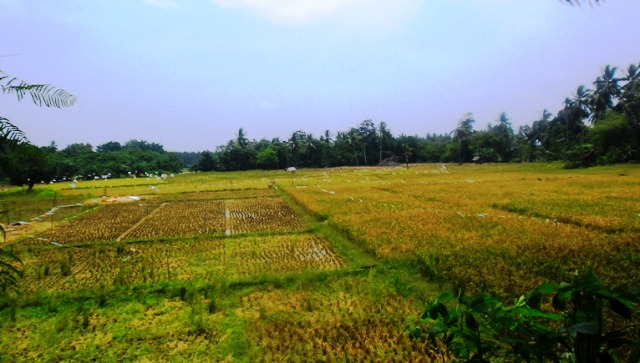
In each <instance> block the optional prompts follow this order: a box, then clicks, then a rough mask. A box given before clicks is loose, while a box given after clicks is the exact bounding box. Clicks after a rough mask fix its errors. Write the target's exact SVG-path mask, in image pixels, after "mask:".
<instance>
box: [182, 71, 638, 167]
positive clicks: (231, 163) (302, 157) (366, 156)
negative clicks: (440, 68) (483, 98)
mask: <svg viewBox="0 0 640 363" xmlns="http://www.w3.org/2000/svg"><path fill="white" fill-rule="evenodd" d="M617 72H618V69H617V68H616V67H611V66H606V67H605V68H604V70H603V72H602V74H601V75H600V76H598V77H597V79H596V80H595V81H594V82H593V85H594V88H593V89H589V88H587V87H585V86H582V85H581V86H579V87H578V88H577V90H576V92H575V94H574V95H573V96H572V97H570V98H566V99H565V100H564V103H563V108H562V109H561V110H560V111H559V112H558V113H557V114H556V115H555V116H554V115H553V114H552V113H551V112H549V111H548V110H544V111H543V112H542V115H541V118H540V119H539V120H535V121H533V122H532V124H531V125H524V126H522V127H520V128H519V129H518V130H517V131H515V130H514V129H513V126H512V123H511V120H510V119H509V117H508V115H507V114H506V113H504V112H503V113H501V114H500V115H499V116H498V117H497V119H496V120H495V121H494V122H493V123H489V125H488V126H487V127H486V128H485V129H481V130H475V129H474V127H473V126H474V124H475V123H476V120H475V118H474V116H473V114H472V113H467V114H465V115H463V117H462V118H461V119H460V120H459V122H458V124H457V127H456V128H455V129H454V130H452V131H451V132H450V133H446V134H427V135H426V136H424V137H421V136H409V135H403V134H402V135H399V136H394V135H393V134H392V132H391V130H390V129H389V127H388V125H387V124H386V123H385V122H379V123H375V122H373V121H372V120H364V121H362V122H361V123H359V124H358V125H356V126H354V127H351V128H350V129H348V130H346V131H338V132H336V133H335V134H334V133H331V132H330V131H329V130H327V131H325V132H324V133H323V134H322V135H320V136H319V137H316V136H314V135H313V134H311V133H307V132H305V131H302V130H298V131H295V132H293V133H292V134H291V136H290V137H289V138H288V139H286V140H280V139H279V138H274V139H271V140H267V139H261V140H259V141H256V140H249V139H248V137H247V134H246V132H245V130H244V129H242V128H240V129H239V130H238V133H237V135H236V137H235V138H234V139H232V140H229V141H228V142H227V143H226V144H225V145H222V146H218V147H217V148H216V149H215V151H203V152H202V153H200V155H199V157H198V159H197V161H196V162H195V164H194V165H192V166H191V167H192V169H193V170H196V171H212V170H215V171H232V170H249V169H256V168H260V169H284V168H287V167H291V166H293V167H309V168H321V167H334V166H356V165H379V164H385V163H415V162H457V163H466V162H472V161H475V162H529V161H557V160H564V161H566V165H567V166H568V167H579V166H591V165H595V164H609V163H624V162H637V161H640V152H639V146H640V71H639V65H636V64H632V65H630V66H629V67H628V68H627V69H626V71H625V72H624V74H623V75H622V76H621V77H616V73H617Z"/></svg>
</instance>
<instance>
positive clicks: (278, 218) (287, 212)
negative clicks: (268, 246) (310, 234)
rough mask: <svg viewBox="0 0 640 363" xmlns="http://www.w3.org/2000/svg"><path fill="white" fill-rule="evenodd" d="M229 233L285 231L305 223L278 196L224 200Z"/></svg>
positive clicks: (297, 227) (302, 227) (299, 227)
mask: <svg viewBox="0 0 640 363" xmlns="http://www.w3.org/2000/svg"><path fill="white" fill-rule="evenodd" d="M225 217H226V218H227V220H228V223H229V224H228V230H229V233H233V234H235V233H248V232H259V231H277V232H287V231H296V230H300V229H304V228H305V227H307V225H306V223H305V222H304V221H303V220H302V219H301V218H300V217H299V216H298V215H297V214H296V213H295V212H294V211H293V210H292V209H291V207H289V206H288V205H287V204H286V203H285V202H284V201H283V200H282V199H280V198H256V199H231V200H226V201H225Z"/></svg>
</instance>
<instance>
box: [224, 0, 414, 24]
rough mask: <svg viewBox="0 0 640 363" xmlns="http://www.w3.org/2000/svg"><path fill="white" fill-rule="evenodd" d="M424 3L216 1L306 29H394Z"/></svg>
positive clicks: (395, 0) (404, 0)
mask: <svg viewBox="0 0 640 363" xmlns="http://www.w3.org/2000/svg"><path fill="white" fill-rule="evenodd" d="M424 1H425V0H322V1H318V0H213V2H214V3H216V4H217V5H219V6H221V7H226V8H241V9H246V10H248V11H250V12H253V13H255V14H257V15H259V16H262V17H265V18H267V19H269V20H271V21H274V22H277V23H280V24H288V25H304V24H308V23H314V22H318V21H323V20H330V19H331V20H337V21H339V22H341V23H344V24H350V25H352V26H356V27H357V26H359V25H361V24H366V23H373V22H375V23H377V26H382V27H394V26H397V25H398V24H399V23H400V22H402V21H403V20H404V18H405V17H406V16H411V15H413V14H415V12H417V10H418V9H419V7H420V5H421V4H422V3H423V2H424Z"/></svg>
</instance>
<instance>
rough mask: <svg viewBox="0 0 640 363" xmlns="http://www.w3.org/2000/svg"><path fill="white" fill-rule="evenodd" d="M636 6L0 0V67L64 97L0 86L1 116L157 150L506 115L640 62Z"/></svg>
mask: <svg viewBox="0 0 640 363" xmlns="http://www.w3.org/2000/svg"><path fill="white" fill-rule="evenodd" d="M637 14H640V1H638V0H608V1H606V2H601V3H600V5H589V3H588V2H587V1H583V4H582V5H581V6H578V7H572V6H570V5H567V4H565V3H564V2H563V1H561V0H536V1H515V0H322V1H320V0H92V1H78V0H76V1H71V0H56V1H37V0H0V34H2V36H1V37H0V70H2V71H3V72H5V73H7V74H9V75H11V76H15V77H18V78H20V79H22V80H24V81H27V82H30V83H47V84H52V85H54V86H56V87H59V88H62V89H64V90H66V91H68V92H70V93H72V94H73V95H75V96H76V97H77V102H76V104H75V105H74V106H73V107H69V108H61V109H55V108H46V107H37V106H35V105H34V104H33V103H32V102H31V101H29V100H23V101H21V102H18V100H17V99H16V97H15V96H14V95H3V94H0V116H2V117H5V118H7V119H9V120H10V121H11V122H12V123H13V124H15V125H16V126H18V127H19V128H20V129H21V130H23V131H24V132H25V133H26V135H27V137H28V138H29V140H30V141H31V142H32V143H33V144H36V145H39V146H45V145H49V144H50V143H51V142H52V141H54V142H55V143H56V144H57V145H58V147H59V148H64V147H66V146H67V145H69V144H72V143H89V144H91V145H93V146H94V147H96V146H98V145H101V144H104V143H106V142H109V141H117V142H120V143H125V142H126V141H128V140H132V139H137V140H145V141H148V142H155V143H159V144H162V145H164V148H165V150H169V151H203V150H215V148H216V147H217V146H220V145H224V144H226V143H227V142H228V141H229V140H231V139H234V138H235V137H236V135H237V133H238V130H239V129H240V128H242V129H243V130H244V132H245V134H246V135H247V137H248V138H249V139H251V140H254V139H255V140H260V139H263V138H265V139H268V140H271V139H272V138H276V137H277V138H280V139H281V140H283V139H288V138H289V137H290V135H291V134H292V133H293V132H295V131H297V130H302V131H305V132H307V133H311V134H313V135H315V136H316V137H319V136H320V135H322V134H323V133H324V131H325V130H329V131H330V132H331V133H332V134H334V135H335V133H336V132H338V131H347V130H348V129H349V128H351V127H357V125H358V124H360V123H361V122H362V121H363V120H367V119H370V120H372V121H374V122H375V123H376V124H379V122H381V121H384V122H385V123H386V124H387V126H388V128H389V129H390V130H391V132H392V133H393V134H394V135H396V136H398V135H400V134H405V135H418V136H425V135H426V134H428V133H429V134H433V133H437V134H444V133H449V132H451V130H453V129H454V128H455V127H456V124H457V123H458V121H459V120H460V118H461V117H463V116H464V115H465V114H466V113H467V112H472V113H473V115H474V117H475V120H476V123H475V125H474V126H475V129H476V130H480V129H484V128H486V127H487V125H488V124H489V123H495V120H497V119H498V116H499V114H500V113H502V112H506V113H507V115H508V116H509V118H510V119H511V122H512V124H513V126H514V129H515V130H517V128H518V127H519V126H521V125H525V124H529V125H530V124H531V123H532V122H533V121H535V120H538V119H540V117H541V115H542V111H543V110H544V109H548V110H549V111H551V112H552V113H553V114H555V113H557V112H558V111H559V110H560V108H561V107H562V103H563V101H564V99H565V98H566V97H572V96H573V95H574V94H575V90H576V89H577V87H578V86H580V85H585V86H587V87H592V85H593V81H595V79H596V77H597V76H598V75H600V74H601V72H602V70H603V69H604V67H605V66H606V65H611V66H616V67H618V68H619V70H618V73H617V75H619V76H622V75H623V74H624V70H625V69H626V68H627V67H628V66H629V65H630V64H632V63H636V64H638V63H640V47H639V46H638V36H639V35H640V22H639V21H637Z"/></svg>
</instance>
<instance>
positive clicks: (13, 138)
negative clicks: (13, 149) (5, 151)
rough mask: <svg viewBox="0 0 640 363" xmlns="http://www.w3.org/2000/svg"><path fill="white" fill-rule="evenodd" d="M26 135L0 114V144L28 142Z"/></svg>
mask: <svg viewBox="0 0 640 363" xmlns="http://www.w3.org/2000/svg"><path fill="white" fill-rule="evenodd" d="M28 142H29V140H27V136H26V135H25V134H24V132H22V130H20V129H19V128H18V127H17V126H16V125H14V124H12V123H11V122H9V120H8V119H6V118H4V117H2V116H0V145H7V144H10V145H17V144H21V143H28Z"/></svg>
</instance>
